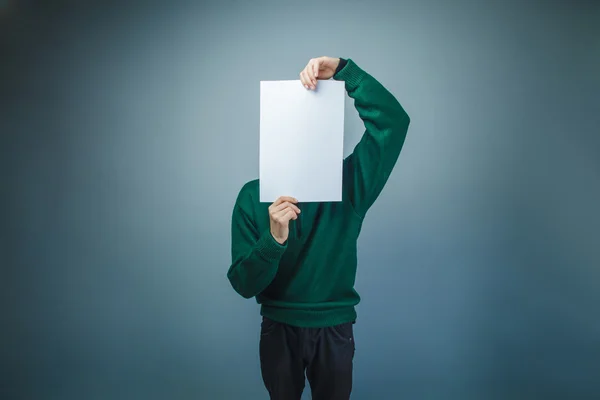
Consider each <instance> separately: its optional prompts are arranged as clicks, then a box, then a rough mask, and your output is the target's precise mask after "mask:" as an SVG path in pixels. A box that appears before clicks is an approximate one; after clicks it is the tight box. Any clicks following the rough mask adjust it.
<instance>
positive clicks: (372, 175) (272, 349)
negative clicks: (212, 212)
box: [227, 57, 410, 400]
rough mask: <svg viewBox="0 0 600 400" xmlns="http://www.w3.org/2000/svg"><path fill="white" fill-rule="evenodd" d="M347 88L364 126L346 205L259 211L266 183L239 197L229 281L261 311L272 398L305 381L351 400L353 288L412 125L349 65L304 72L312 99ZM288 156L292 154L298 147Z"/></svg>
mask: <svg viewBox="0 0 600 400" xmlns="http://www.w3.org/2000/svg"><path fill="white" fill-rule="evenodd" d="M330 78H333V79H334V80H340V81H344V85H345V89H346V92H347V93H348V95H349V96H350V98H352V99H353V100H354V105H355V108H356V110H357V111H358V114H359V116H360V118H361V119H362V121H363V123H364V126H365V128H366V129H365V133H364V135H363V136H362V138H361V140H360V142H359V143H358V144H357V145H356V146H355V148H354V150H353V152H352V154H351V155H349V156H348V157H346V158H345V159H344V160H343V164H342V165H343V170H342V171H343V172H342V176H343V178H342V181H343V184H342V189H343V194H342V201H341V202H321V203H299V202H298V201H297V200H296V199H294V198H292V197H289V196H282V197H279V198H278V199H277V200H276V201H275V202H274V203H272V204H269V203H261V202H259V181H258V180H253V181H250V182H248V183H246V184H245V185H244V186H243V187H242V189H241V190H240V192H239V194H238V196H237V199H236V202H235V206H234V208H233V213H232V220H231V257H232V263H231V266H230V267H229V270H228V272H227V277H228V279H229V282H230V283H231V285H232V287H233V289H234V290H235V291H236V292H237V293H239V294H240V295H241V296H243V297H244V298H248V299H249V298H252V297H256V301H257V302H258V304H260V305H261V307H260V310H261V311H260V314H261V316H262V323H261V328H260V342H259V355H260V368H261V375H262V379H263V382H264V385H265V387H266V389H267V391H268V392H269V395H270V398H271V399H285V400H288V399H300V398H301V396H302V392H303V391H304V387H305V379H308V382H309V385H310V388H311V393H312V398H313V399H316V400H337V399H348V398H349V397H350V394H351V391H352V374H353V362H354V354H355V349H356V347H355V344H354V330H353V325H354V324H355V322H356V318H357V314H356V310H355V306H356V305H357V304H358V303H359V301H360V296H359V294H358V293H357V292H356V290H355V289H354V283H355V278H356V269H357V239H358V236H359V233H360V230H361V225H362V223H363V219H364V218H365V215H366V214H367V211H368V210H369V208H370V207H371V206H372V205H373V203H374V202H375V200H376V199H377V197H378V196H379V194H380V193H381V191H382V189H383V187H384V185H385V184H386V182H387V180H388V178H389V176H390V173H391V172H392V169H393V168H394V165H395V164H396V161H397V159H398V156H399V154H400V151H401V149H402V146H403V144H404V141H405V138H406V134H407V131H408V126H409V123H410V119H409V117H408V115H407V113H406V112H405V110H404V109H403V107H402V106H401V105H400V104H399V103H398V101H397V100H396V98H395V97H394V96H393V95H392V94H391V93H390V92H389V91H388V90H387V89H385V88H384V87H383V86H382V84H381V83H380V82H379V81H377V80H376V79H375V78H374V77H372V76H371V75H370V74H368V73H367V72H365V71H364V70H363V69H361V68H360V67H359V66H358V65H357V64H356V63H355V62H354V61H353V60H352V59H342V58H332V57H319V58H315V59H311V60H310V61H309V62H308V64H307V65H306V67H305V68H304V69H303V70H302V72H301V73H300V81H301V83H302V84H303V85H304V87H305V88H306V89H307V90H314V89H316V87H317V84H318V81H319V80H325V79H330ZM282 151H293V143H290V147H289V148H285V149H282Z"/></svg>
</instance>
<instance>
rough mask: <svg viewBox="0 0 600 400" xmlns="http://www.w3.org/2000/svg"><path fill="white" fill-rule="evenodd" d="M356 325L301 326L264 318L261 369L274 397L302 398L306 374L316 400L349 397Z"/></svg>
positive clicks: (276, 398) (285, 399) (272, 397)
mask: <svg viewBox="0 0 600 400" xmlns="http://www.w3.org/2000/svg"><path fill="white" fill-rule="evenodd" d="M353 324H354V322H348V323H345V324H341V325H336V326H332V327H329V328H298V327H294V326H290V325H287V324H282V323H279V322H275V321H273V320H271V319H269V318H266V317H263V321H262V325H261V332H260V369H261V373H262V378H263V381H264V383H265V387H266V388H267V390H268V391H269V395H270V398H271V400H299V399H300V397H301V396H302V392H303V390H304V382H305V377H306V378H308V383H309V384H310V388H311V392H312V398H313V399H314V400H348V399H349V398H350V393H351V392H352V365H353V360H354V351H355V347H354V331H353ZM305 374H306V375H305Z"/></svg>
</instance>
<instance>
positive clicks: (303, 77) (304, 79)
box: [300, 68, 311, 89]
mask: <svg viewBox="0 0 600 400" xmlns="http://www.w3.org/2000/svg"><path fill="white" fill-rule="evenodd" d="M300 76H301V80H302V84H303V85H304V87H305V88H306V89H310V86H311V85H310V78H309V77H308V74H307V73H306V68H305V69H303V70H302V72H301V73H300Z"/></svg>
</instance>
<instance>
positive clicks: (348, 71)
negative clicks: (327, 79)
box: [333, 59, 366, 92]
mask: <svg viewBox="0 0 600 400" xmlns="http://www.w3.org/2000/svg"><path fill="white" fill-rule="evenodd" d="M340 64H341V60H340ZM365 75H366V72H365V71H363V70H362V69H361V68H360V67H359V66H358V65H356V64H355V63H354V61H352V60H351V59H348V60H347V62H346V64H345V65H344V66H343V67H342V68H341V69H340V70H339V71H337V72H336V73H335V75H333V79H335V80H337V81H345V82H346V91H348V92H350V91H352V90H354V89H356V88H357V87H358V85H359V84H360V82H361V81H362V79H363V78H364V76H365Z"/></svg>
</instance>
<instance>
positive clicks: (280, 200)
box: [269, 196, 298, 209]
mask: <svg viewBox="0 0 600 400" xmlns="http://www.w3.org/2000/svg"><path fill="white" fill-rule="evenodd" d="M286 201H288V202H290V203H297V202H298V200H296V199H295V198H293V197H291V196H280V197H278V198H277V200H275V201H274V202H273V204H271V205H270V206H269V208H270V209H271V207H273V208H274V207H277V206H278V205H280V204H281V203H283V202H286Z"/></svg>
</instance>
